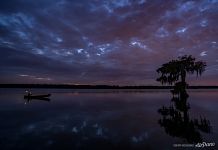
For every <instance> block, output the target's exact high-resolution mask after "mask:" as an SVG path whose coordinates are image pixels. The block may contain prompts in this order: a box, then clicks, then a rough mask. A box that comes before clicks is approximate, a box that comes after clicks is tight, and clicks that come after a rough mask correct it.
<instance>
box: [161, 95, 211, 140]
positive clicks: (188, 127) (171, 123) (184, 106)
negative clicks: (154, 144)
mask: <svg viewBox="0 0 218 150" xmlns="http://www.w3.org/2000/svg"><path fill="white" fill-rule="evenodd" d="M187 99H188V94H187V93H186V91H183V92H181V93H180V94H179V95H177V96H174V97H173V98H172V102H173V103H174V105H172V106H169V107H165V106H163V107H162V108H160V109H159V110H158V112H159V113H160V114H161V115H162V119H160V120H159V124H160V126H161V127H164V128H165V131H166V133H167V134H169V135H171V136H173V137H180V138H183V139H186V140H187V142H189V143H197V142H202V136H201V134H200V131H202V132H205V133H210V130H211V128H210V122H209V120H207V119H205V118H200V119H191V118H190V117H189V113H188V111H189V109H190V106H189V104H188V103H187Z"/></svg>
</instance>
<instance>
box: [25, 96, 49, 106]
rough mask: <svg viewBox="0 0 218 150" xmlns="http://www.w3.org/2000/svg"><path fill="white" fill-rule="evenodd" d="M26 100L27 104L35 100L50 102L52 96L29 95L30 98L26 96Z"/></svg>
mask: <svg viewBox="0 0 218 150" xmlns="http://www.w3.org/2000/svg"><path fill="white" fill-rule="evenodd" d="M24 100H25V102H24V103H25V104H27V103H31V102H32V101H33V100H34V101H35V100H36V101H47V102H49V101H50V98H46V97H41V98H40V97H38V98H30V97H28V98H24Z"/></svg>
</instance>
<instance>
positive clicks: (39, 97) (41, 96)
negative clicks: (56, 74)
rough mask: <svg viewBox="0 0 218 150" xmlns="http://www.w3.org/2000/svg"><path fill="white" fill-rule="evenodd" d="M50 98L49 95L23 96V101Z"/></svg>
mask: <svg viewBox="0 0 218 150" xmlns="http://www.w3.org/2000/svg"><path fill="white" fill-rule="evenodd" d="M49 96H51V94H45V95H29V94H28V95H24V99H42V98H48V97H49Z"/></svg>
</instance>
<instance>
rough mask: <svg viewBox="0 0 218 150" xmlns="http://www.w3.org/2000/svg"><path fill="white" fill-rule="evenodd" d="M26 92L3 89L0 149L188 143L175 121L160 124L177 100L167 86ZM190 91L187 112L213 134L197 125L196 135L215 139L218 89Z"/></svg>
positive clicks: (165, 148) (164, 146)
mask: <svg viewBox="0 0 218 150" xmlns="http://www.w3.org/2000/svg"><path fill="white" fill-rule="evenodd" d="M24 91H25V89H0V147H1V149H2V150H11V149H16V150H25V149H27V150H42V149H43V150H44V149H45V150H46V149H51V150H55V149H63V150H68V149H70V150H74V149H101V150H105V149H143V150H145V149H146V150H149V149H151V150H153V149H154V150H156V149H157V150H158V149H160V148H161V149H162V150H168V149H175V147H174V146H173V144H188V143H190V142H189V141H188V140H187V139H186V137H182V136H179V135H180V133H178V132H180V131H181V130H179V129H177V128H176V127H175V126H174V127H173V133H175V134H174V135H173V134H172V132H171V128H172V127H163V126H161V125H160V123H159V121H160V119H163V118H164V116H162V115H161V114H160V113H158V110H159V109H160V108H162V107H163V106H172V105H173V102H172V101H171V98H172V95H171V94H170V92H169V90H141V91H137V90H56V89H34V90H33V93H36V94H38V93H40V94H41V93H51V94H52V96H51V97H50V101H44V100H31V101H25V100H24V99H23V95H24ZM188 93H189V98H188V103H189V106H190V109H189V111H188V117H189V118H190V119H192V120H196V119H200V118H206V119H207V120H208V121H209V123H210V126H211V129H212V130H211V132H210V133H205V132H202V131H201V130H198V129H196V131H197V133H198V134H197V135H198V136H200V137H201V138H202V140H203V141H205V142H215V143H216V142H217V141H218V133H217V132H218V120H217V116H218V90H189V91H188ZM177 135H178V136H177ZM195 144H196V143H195ZM216 144H217V143H216ZM208 148H209V147H208ZM177 149H179V148H177ZM183 149H184V148H183ZM211 149H216V147H211Z"/></svg>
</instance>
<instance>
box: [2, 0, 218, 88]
mask: <svg viewBox="0 0 218 150" xmlns="http://www.w3.org/2000/svg"><path fill="white" fill-rule="evenodd" d="M185 54H188V55H189V54H191V55H193V56H194V57H196V58H197V59H198V60H203V61H206V62H207V65H208V66H207V68H206V71H205V72H204V73H203V76H202V77H200V78H198V79H197V78H196V77H195V76H191V77H190V78H189V83H190V84H192V85H218V0H195V1H194V0H193V1H187V0H186V1H185V0H1V1H0V56H1V57H0V68H1V69H0V83H64V84H68V83H69V84H110V85H111V84H115V85H118V84H119V85H160V84H159V83H157V82H156V81H155V79H156V78H157V76H158V74H157V73H156V69H157V68H158V67H159V66H160V65H161V64H163V63H165V62H168V61H169V60H171V59H173V58H176V57H178V56H181V55H185Z"/></svg>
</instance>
